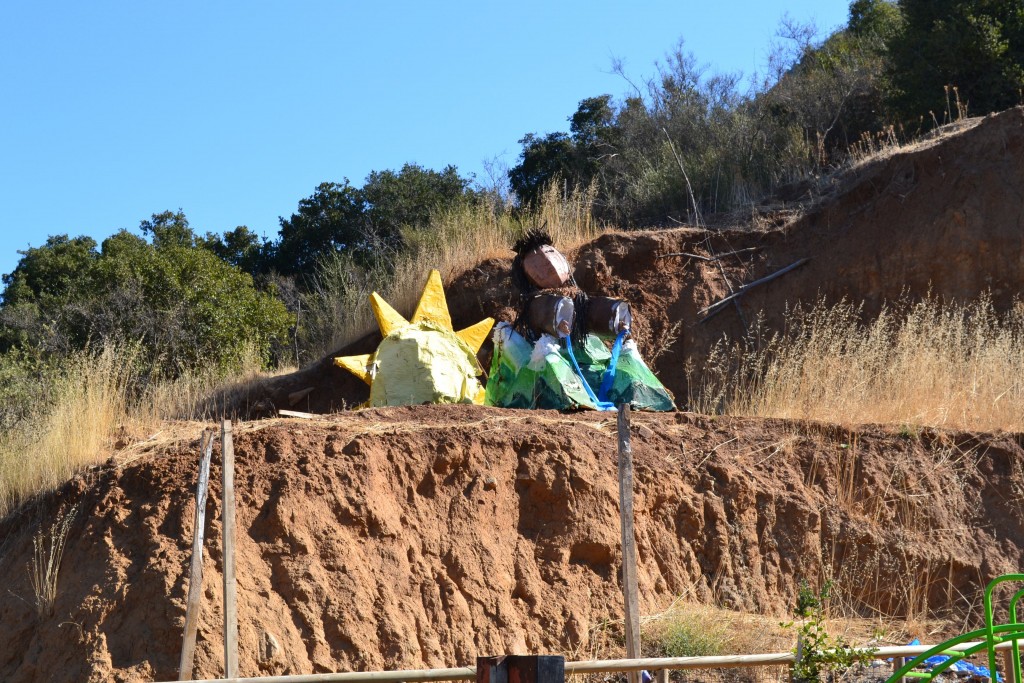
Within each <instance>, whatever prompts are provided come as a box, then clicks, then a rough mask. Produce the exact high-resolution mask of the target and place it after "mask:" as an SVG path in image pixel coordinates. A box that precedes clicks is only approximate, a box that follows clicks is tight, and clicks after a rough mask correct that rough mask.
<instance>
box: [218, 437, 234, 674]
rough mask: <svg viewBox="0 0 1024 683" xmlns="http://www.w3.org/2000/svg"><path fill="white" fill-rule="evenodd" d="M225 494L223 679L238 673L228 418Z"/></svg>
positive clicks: (224, 447)
mask: <svg viewBox="0 0 1024 683" xmlns="http://www.w3.org/2000/svg"><path fill="white" fill-rule="evenodd" d="M220 429H221V432H220V448H221V456H222V457H223V461H224V462H223V464H224V466H223V469H222V470H221V477H222V488H223V491H222V494H223V496H224V510H223V513H222V514H223V522H224V529H223V531H224V543H223V548H224V678H236V677H237V676H238V608H237V606H236V604H235V445H234V442H233V440H232V437H231V420H223V421H222V422H221V427H220Z"/></svg>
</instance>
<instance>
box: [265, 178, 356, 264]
mask: <svg viewBox="0 0 1024 683" xmlns="http://www.w3.org/2000/svg"><path fill="white" fill-rule="evenodd" d="M280 223H281V229H280V232H279V234H280V240H279V241H278V244H277V254H276V258H275V264H276V266H277V270H278V271H279V272H281V273H284V274H286V275H293V274H297V273H310V272H312V270H313V269H314V268H315V267H316V262H317V259H318V258H319V257H320V256H321V255H322V254H323V253H325V252H336V253H337V252H343V251H346V250H348V251H351V252H363V251H368V250H369V249H370V245H371V244H372V241H373V240H372V238H371V235H370V233H369V230H368V228H369V225H368V223H367V220H366V200H365V199H364V198H363V194H362V192H360V191H359V189H357V188H355V187H352V185H350V184H349V182H348V178H345V180H344V182H342V183H320V185H318V186H317V188H316V191H315V192H313V194H312V195H311V196H309V197H306V198H305V199H302V200H300V201H299V208H298V211H296V212H295V213H293V214H292V215H291V217H290V218H287V219H286V218H281V219H280Z"/></svg>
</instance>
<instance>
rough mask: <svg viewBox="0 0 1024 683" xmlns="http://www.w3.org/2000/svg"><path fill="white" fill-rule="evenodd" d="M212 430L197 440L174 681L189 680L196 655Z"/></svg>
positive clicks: (213, 433)
mask: <svg viewBox="0 0 1024 683" xmlns="http://www.w3.org/2000/svg"><path fill="white" fill-rule="evenodd" d="M214 435H215V432H209V433H207V432H205V431H204V432H203V437H202V440H201V442H200V443H202V444H205V445H204V446H203V447H202V449H201V450H202V452H203V455H202V457H201V458H200V461H199V483H198V484H197V486H196V516H195V525H194V527H193V530H192V566H191V569H190V571H189V577H188V599H187V601H186V603H185V635H184V637H183V638H182V643H181V660H180V661H179V662H178V680H179V681H190V680H192V666H193V663H194V661H195V654H196V631H197V630H198V629H199V608H200V602H199V600H200V598H201V597H202V594H203V536H204V533H205V527H206V494H207V493H208V492H209V487H210V459H211V458H212V457H213V437H214Z"/></svg>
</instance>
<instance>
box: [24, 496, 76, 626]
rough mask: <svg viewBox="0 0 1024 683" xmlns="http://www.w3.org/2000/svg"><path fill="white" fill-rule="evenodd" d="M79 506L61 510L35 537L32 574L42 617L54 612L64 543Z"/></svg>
mask: <svg viewBox="0 0 1024 683" xmlns="http://www.w3.org/2000/svg"><path fill="white" fill-rule="evenodd" d="M77 512H78V507H77V506H72V507H71V509H70V510H68V511H66V512H63V513H61V514H60V515H58V516H57V519H56V520H54V522H53V524H51V525H50V528H49V529H48V530H44V529H40V530H39V532H38V533H37V534H36V535H35V536H34V537H33V539H32V563H31V565H30V566H29V578H30V579H31V581H32V592H33V594H34V595H35V602H36V613H37V614H38V615H39V616H40V617H45V616H49V615H51V614H53V603H54V601H55V600H56V599H57V576H58V574H59V573H60V563H61V560H62V559H63V558H64V544H65V543H66V542H67V538H68V532H69V531H70V530H71V523H72V522H73V521H74V520H75V513H77Z"/></svg>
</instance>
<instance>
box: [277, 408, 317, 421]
mask: <svg viewBox="0 0 1024 683" xmlns="http://www.w3.org/2000/svg"><path fill="white" fill-rule="evenodd" d="M277 414H278V415H280V416H281V417H301V418H303V419H304V420H312V419H313V418H316V417H320V416H319V415H315V414H313V413H302V412H299V411H298V410H279V411H277Z"/></svg>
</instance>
